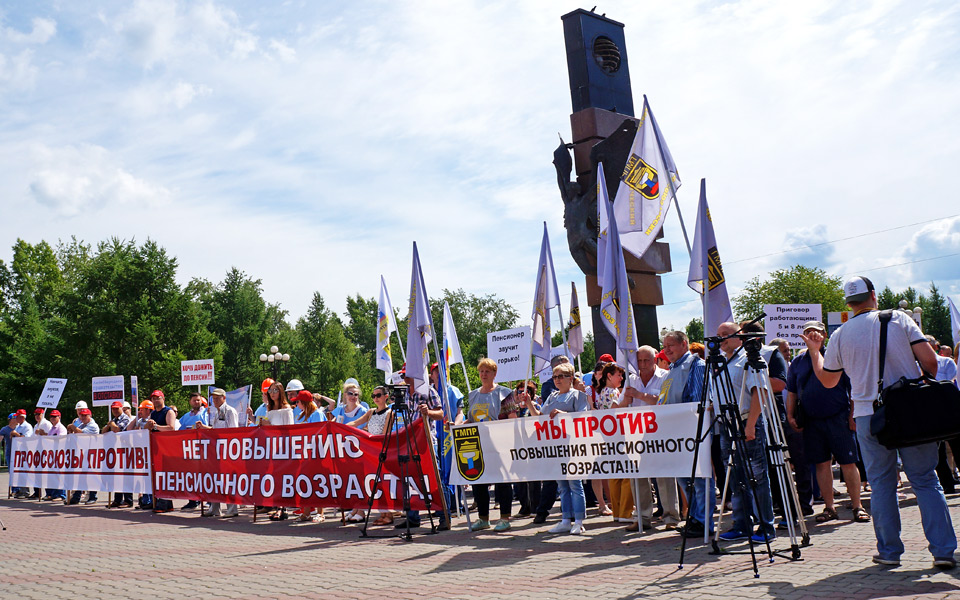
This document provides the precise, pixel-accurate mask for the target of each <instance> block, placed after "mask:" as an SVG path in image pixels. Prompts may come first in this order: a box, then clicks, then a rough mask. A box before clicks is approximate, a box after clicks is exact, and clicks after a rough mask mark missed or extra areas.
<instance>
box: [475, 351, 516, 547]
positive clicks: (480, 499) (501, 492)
mask: <svg viewBox="0 0 960 600" xmlns="http://www.w3.org/2000/svg"><path fill="white" fill-rule="evenodd" d="M477 372H478V373H479V375H480V387H479V388H477V389H475V390H473V391H472V392H470V395H469V398H470V402H469V404H468V406H467V414H466V422H467V423H482V422H484V421H498V420H500V419H516V418H517V400H516V398H515V397H514V395H513V391H512V390H511V389H510V388H508V387H504V386H502V385H498V384H496V383H494V381H493V380H494V378H496V376H497V363H496V362H495V361H493V360H492V359H489V358H482V359H480V362H479V363H478V364H477ZM493 489H494V495H495V496H496V499H497V505H498V506H499V507H500V520H499V521H497V523H496V525H494V527H493V530H494V531H507V530H508V529H510V512H511V509H512V505H513V486H511V485H510V484H509V483H495V484H493ZM473 497H474V499H475V500H476V501H477V520H476V521H474V522H473V525H471V526H470V531H480V530H482V529H490V488H489V486H488V485H487V484H485V483H484V484H474V485H473Z"/></svg>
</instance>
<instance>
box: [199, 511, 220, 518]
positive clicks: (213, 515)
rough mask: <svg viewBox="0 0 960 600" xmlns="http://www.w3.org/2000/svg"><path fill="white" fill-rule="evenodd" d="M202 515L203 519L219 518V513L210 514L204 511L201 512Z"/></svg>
mask: <svg viewBox="0 0 960 600" xmlns="http://www.w3.org/2000/svg"><path fill="white" fill-rule="evenodd" d="M202 514H203V516H204V517H219V516H220V511H217V512H210V511H209V510H205V511H203V513H202Z"/></svg>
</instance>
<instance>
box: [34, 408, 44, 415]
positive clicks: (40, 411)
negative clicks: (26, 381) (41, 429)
mask: <svg viewBox="0 0 960 600" xmlns="http://www.w3.org/2000/svg"><path fill="white" fill-rule="evenodd" d="M42 412H43V409H42V408H40V407H39V406H38V407H37V408H36V409H35V410H34V411H33V414H35V415H39V414H40V413H42Z"/></svg>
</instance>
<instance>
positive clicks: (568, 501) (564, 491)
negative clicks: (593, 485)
mask: <svg viewBox="0 0 960 600" xmlns="http://www.w3.org/2000/svg"><path fill="white" fill-rule="evenodd" d="M557 488H558V489H559V490H560V512H561V514H562V516H563V518H564V519H569V520H571V521H583V520H584V519H585V518H586V516H587V499H586V497H585V496H584V495H583V482H582V481H580V480H579V479H574V480H571V481H566V480H563V479H561V480H559V481H557Z"/></svg>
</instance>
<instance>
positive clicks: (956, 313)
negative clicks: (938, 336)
mask: <svg viewBox="0 0 960 600" xmlns="http://www.w3.org/2000/svg"><path fill="white" fill-rule="evenodd" d="M947 302H948V303H949V304H950V331H951V332H952V333H953V345H954V346H956V345H957V344H960V310H957V305H956V304H954V303H953V300H952V299H951V298H950V296H947Z"/></svg>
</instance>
